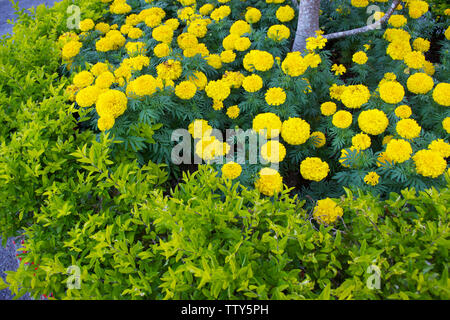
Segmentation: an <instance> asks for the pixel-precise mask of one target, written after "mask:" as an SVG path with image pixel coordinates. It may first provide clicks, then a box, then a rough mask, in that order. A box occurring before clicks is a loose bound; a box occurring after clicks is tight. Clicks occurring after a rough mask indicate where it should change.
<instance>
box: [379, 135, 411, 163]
mask: <svg viewBox="0 0 450 320" xmlns="http://www.w3.org/2000/svg"><path fill="white" fill-rule="evenodd" d="M412 152H413V151H412V148H411V144H410V143H409V142H408V141H406V140H403V139H392V140H391V141H389V143H388V144H387V146H386V153H385V154H386V157H387V158H388V159H389V160H390V161H395V162H398V163H402V162H405V161H407V160H409V158H411V154H412Z"/></svg>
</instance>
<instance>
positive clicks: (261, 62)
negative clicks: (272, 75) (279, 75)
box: [243, 50, 274, 72]
mask: <svg viewBox="0 0 450 320" xmlns="http://www.w3.org/2000/svg"><path fill="white" fill-rule="evenodd" d="M273 63H274V59H273V56H272V54H270V53H269V52H266V51H261V50H250V52H249V53H247V54H246V55H245V57H244V60H243V64H244V68H245V70H247V71H250V72H254V71H255V69H256V70H258V71H268V70H270V69H271V68H272V66H273Z"/></svg>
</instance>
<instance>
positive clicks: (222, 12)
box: [210, 6, 231, 22]
mask: <svg viewBox="0 0 450 320" xmlns="http://www.w3.org/2000/svg"><path fill="white" fill-rule="evenodd" d="M230 13H231V9H230V7H229V6H220V7H219V8H217V9H214V10H213V12H211V15H210V17H211V19H213V20H214V21H217V22H218V21H220V20H222V19H224V18H226V17H228V16H229V15H230Z"/></svg>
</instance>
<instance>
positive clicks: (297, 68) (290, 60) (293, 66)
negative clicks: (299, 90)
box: [281, 52, 308, 77]
mask: <svg viewBox="0 0 450 320" xmlns="http://www.w3.org/2000/svg"><path fill="white" fill-rule="evenodd" d="M307 68H308V64H307V63H306V62H305V60H304V58H303V57H302V55H301V53H300V52H289V53H288V54H287V55H286V58H285V59H284V60H283V62H282V63H281V69H282V70H283V72H284V73H285V74H287V75H289V76H291V77H298V76H300V75H302V74H303V73H305V71H306V69H307Z"/></svg>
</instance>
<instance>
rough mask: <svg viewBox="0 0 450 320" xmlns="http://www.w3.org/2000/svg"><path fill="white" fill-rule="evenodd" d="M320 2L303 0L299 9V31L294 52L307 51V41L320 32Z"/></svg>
mask: <svg viewBox="0 0 450 320" xmlns="http://www.w3.org/2000/svg"><path fill="white" fill-rule="evenodd" d="M319 11H320V0H301V1H300V4H299V7H298V22H297V31H296V33H295V40H294V45H293V47H292V51H303V50H305V49H306V39H307V38H309V37H314V36H315V31H317V30H319Z"/></svg>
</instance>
